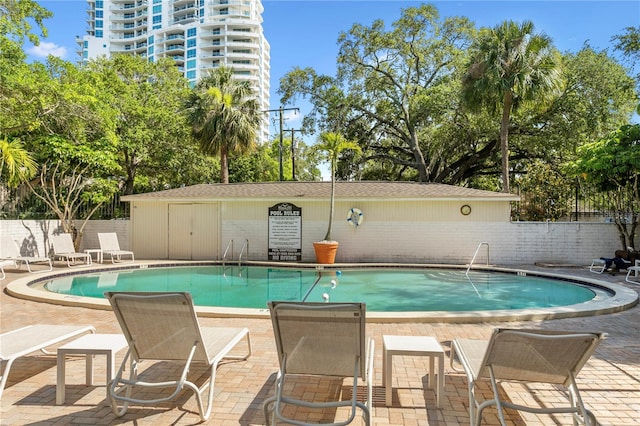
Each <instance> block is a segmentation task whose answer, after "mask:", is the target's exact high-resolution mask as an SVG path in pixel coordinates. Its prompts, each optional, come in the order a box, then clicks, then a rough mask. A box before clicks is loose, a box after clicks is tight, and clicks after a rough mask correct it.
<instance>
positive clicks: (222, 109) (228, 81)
mask: <svg viewBox="0 0 640 426" xmlns="http://www.w3.org/2000/svg"><path fill="white" fill-rule="evenodd" d="M187 121H188V123H189V125H190V126H191V133H192V135H193V137H194V138H195V139H196V140H197V141H198V142H199V143H200V148H201V149H202V151H203V152H204V153H205V154H208V155H220V181H221V182H222V183H229V165H228V161H229V160H228V157H229V155H230V154H245V153H247V152H250V151H251V150H252V149H253V148H254V147H255V140H256V131H257V128H258V125H259V123H260V115H259V110H258V103H257V100H256V99H255V97H254V93H253V90H252V88H251V86H250V83H249V82H248V81H240V80H236V79H234V78H233V70H232V69H231V68H228V67H220V68H216V69H215V70H214V71H212V72H210V74H209V75H208V76H206V77H204V78H203V79H202V80H200V81H199V82H198V83H197V85H196V87H195V88H194V91H193V92H192V94H191V96H190V97H189V100H188V101H187Z"/></svg>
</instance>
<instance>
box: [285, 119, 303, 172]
mask: <svg viewBox="0 0 640 426" xmlns="http://www.w3.org/2000/svg"><path fill="white" fill-rule="evenodd" d="M287 130H289V131H290V132H291V180H296V143H295V142H294V140H293V135H294V133H295V132H302V129H287Z"/></svg>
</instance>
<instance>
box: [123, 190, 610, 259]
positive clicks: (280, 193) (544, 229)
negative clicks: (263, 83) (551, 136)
mask: <svg viewBox="0 0 640 426" xmlns="http://www.w3.org/2000/svg"><path fill="white" fill-rule="evenodd" d="M330 195H331V183H330V182H267V183H238V184H203V185H195V186H188V187H182V188H176V189H169V190H166V191H159V192H152V193H145V194H137V195H129V196H125V197H123V201H127V202H130V203H131V209H130V211H131V221H130V226H129V243H130V247H131V249H132V250H134V251H135V252H136V258H140V259H184V260H219V259H222V258H223V257H225V258H226V259H235V260H237V259H238V257H239V256H240V253H241V252H242V255H241V256H242V260H252V261H301V262H311V263H313V262H315V255H314V250H313V242H314V241H319V240H322V239H323V237H324V235H325V232H326V230H327V226H328V219H329V206H330ZM517 200H518V197H517V196H515V195H512V194H504V193H498V192H491V191H482V190H477V189H470V188H462V187H459V186H451V185H443V184H432V183H427V184H425V183H416V182H377V181H358V182H336V193H335V209H334V218H333V226H332V239H334V240H336V241H338V242H339V244H340V246H339V249H338V252H337V256H336V262H337V263H350V262H392V263H431V264H440V263H442V264H464V263H467V262H469V260H470V259H471V257H472V256H473V254H474V252H475V250H476V249H477V247H478V246H479V244H481V243H486V244H485V246H486V248H482V250H481V251H480V253H479V256H478V260H479V261H480V262H485V261H486V257H487V256H488V255H490V257H491V263H497V264H527V263H529V264H530V263H533V262H538V261H547V262H555V263H575V262H576V261H577V260H578V259H580V260H582V262H586V261H588V260H589V259H591V258H592V257H593V256H596V255H597V256H596V257H599V256H601V255H602V254H601V253H608V252H609V251H611V252H612V250H611V249H613V250H615V249H616V248H617V245H618V244H619V243H618V241H617V236H616V233H615V230H614V229H613V228H612V227H611V224H605V223H588V224H587V223H579V222H572V223H571V222H570V223H564V224H554V223H549V222H533V223H532V222H511V220H510V212H511V204H512V203H513V202H515V201H517ZM591 242H592V243H591ZM596 243H597V244H596ZM603 247H605V248H603ZM606 247H610V248H611V249H609V248H606Z"/></svg>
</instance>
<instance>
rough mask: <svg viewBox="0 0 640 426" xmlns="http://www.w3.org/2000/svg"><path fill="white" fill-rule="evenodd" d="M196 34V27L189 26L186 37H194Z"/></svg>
mask: <svg viewBox="0 0 640 426" xmlns="http://www.w3.org/2000/svg"><path fill="white" fill-rule="evenodd" d="M195 36H196V29H195V28H189V29H188V30H187V37H195Z"/></svg>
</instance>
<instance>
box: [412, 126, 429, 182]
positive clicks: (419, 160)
mask: <svg viewBox="0 0 640 426" xmlns="http://www.w3.org/2000/svg"><path fill="white" fill-rule="evenodd" d="M410 138H411V145H412V149H413V158H414V159H415V160H416V169H418V177H419V179H420V182H427V180H428V177H429V173H428V171H427V163H426V162H425V161H424V155H423V154H422V150H421V149H420V145H419V144H418V135H417V134H416V132H415V130H413V131H411V133H410Z"/></svg>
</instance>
